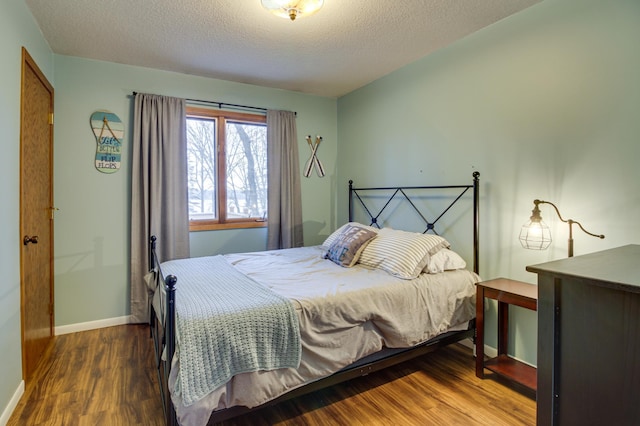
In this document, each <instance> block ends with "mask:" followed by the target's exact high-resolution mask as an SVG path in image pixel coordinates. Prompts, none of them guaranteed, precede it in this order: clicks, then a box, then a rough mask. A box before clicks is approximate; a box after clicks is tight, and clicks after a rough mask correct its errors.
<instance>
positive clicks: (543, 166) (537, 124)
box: [338, 0, 640, 364]
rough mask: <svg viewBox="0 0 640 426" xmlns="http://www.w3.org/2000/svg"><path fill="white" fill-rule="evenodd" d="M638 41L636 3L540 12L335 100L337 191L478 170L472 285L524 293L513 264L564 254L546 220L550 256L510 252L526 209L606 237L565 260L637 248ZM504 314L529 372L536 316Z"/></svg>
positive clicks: (554, 3)
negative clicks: (551, 205) (505, 280)
mask: <svg viewBox="0 0 640 426" xmlns="http://www.w3.org/2000/svg"><path fill="white" fill-rule="evenodd" d="M639 41H640V2H638V1H637V0H612V1H606V2H604V1H601V0H545V1H543V2H542V3H539V4H537V5H535V6H533V7H531V8H529V9H526V10H524V11H523V12H521V13H519V14H516V15H514V16H512V17H510V18H507V19H504V20H502V21H500V22H498V23H496V24H494V25H492V26H490V27H488V28H486V29H484V30H482V31H479V32H477V33H475V34H473V35H471V36H469V37H467V38H465V39H464V40H462V41H460V42H458V43H456V44H454V45H452V46H450V47H448V48H445V49H442V50H441V51H439V52H436V53H435V54H433V55H430V56H428V57H426V58H423V59H421V60H419V61H417V62H415V63H413V64H411V65H409V66H406V67H404V68H402V69H400V70H398V71H396V72H394V73H392V74H390V75H388V76H386V77H384V78H381V79H379V80H377V81H375V82H374V83H372V84H369V85H368V86H365V87H363V88H361V89H359V90H357V91H355V92H352V93H350V94H348V95H346V96H344V97H342V98H340V99H339V101H338V129H339V132H338V139H339V140H340V144H339V149H338V159H339V160H338V179H339V180H340V181H344V180H346V179H348V178H354V179H355V180H356V181H357V182H358V183H361V184H365V183H366V184H385V183H392V182H398V183H407V184H420V183H425V184H426V183H432V184H435V183H450V182H466V181H467V180H468V179H470V176H471V173H472V171H473V170H479V171H480V172H481V174H482V176H481V191H482V193H481V194H482V195H481V253H480V271H481V275H482V277H483V278H484V279H489V278H494V277H498V276H505V277H511V278H514V279H520V280H523V281H527V282H531V283H535V282H536V276H535V275H533V274H531V273H528V272H526V271H525V266H526V265H529V264H536V263H540V262H544V261H547V260H551V259H557V258H561V257H564V256H566V252H567V243H566V240H567V238H568V229H566V228H565V227H566V226H567V225H564V224H559V221H558V220H557V218H556V217H554V216H555V213H554V212H553V210H549V209H546V208H544V209H543V213H542V214H543V218H544V219H545V221H546V222H547V223H548V224H549V225H550V226H551V227H552V231H553V235H554V237H555V241H554V242H553V245H552V247H551V248H550V250H548V251H542V252H538V251H529V250H524V249H522V248H521V246H520V244H519V242H518V239H517V237H518V233H519V230H520V227H521V226H522V224H523V223H524V222H525V221H526V220H527V219H528V217H529V215H530V212H531V209H532V208H533V203H532V201H533V199H535V198H540V199H545V200H549V201H553V202H555V203H557V205H558V206H559V208H560V209H561V212H562V213H563V215H565V216H567V217H570V218H573V219H576V220H579V221H580V222H581V223H583V224H584V226H585V227H586V228H587V229H588V230H591V231H592V232H596V233H604V234H605V235H606V239H605V240H599V239H596V238H593V237H589V236H587V235H585V234H582V232H581V231H579V230H577V229H576V230H575V232H574V238H575V254H576V255H579V254H584V253H588V252H593V251H598V250H603V249H606V248H610V247H616V246H620V245H623V244H629V243H638V242H640V226H639V225H638V220H637V218H638V217H640V169H639V168H638V165H637V162H638V158H640V141H639V138H640V120H639V119H638V111H640V78H639V76H640V48H638V46H639V44H638V42H639ZM342 200H343V197H342V196H341V195H340V196H339V197H338V206H339V209H338V212H339V215H338V217H339V219H344V218H345V217H346V206H345V205H344V202H343V201H342ZM490 314H491V312H490ZM514 315H515V317H516V318H515V326H514V327H513V329H512V332H511V337H512V338H511V345H510V346H511V348H510V350H511V353H512V354H515V355H516V356H517V357H519V358H521V359H523V360H525V361H527V362H530V363H533V364H535V362H536V337H535V336H536V331H537V327H536V316H535V314H533V313H531V312H527V311H522V310H520V309H516V312H515V313H514ZM487 327H488V328H487V333H488V335H489V336H488V337H489V341H488V342H487V343H488V344H490V345H492V346H494V347H495V333H494V332H493V330H494V329H495V322H494V320H492V321H491V322H490V323H489V325H488V326H487Z"/></svg>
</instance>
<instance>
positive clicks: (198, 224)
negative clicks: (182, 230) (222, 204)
mask: <svg viewBox="0 0 640 426" xmlns="http://www.w3.org/2000/svg"><path fill="white" fill-rule="evenodd" d="M266 227H267V222H266V221H263V220H254V221H252V222H226V223H218V222H214V221H205V220H198V221H190V222H189V232H198V231H217V230H221V229H249V228H266Z"/></svg>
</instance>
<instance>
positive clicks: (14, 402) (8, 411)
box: [0, 380, 24, 426]
mask: <svg viewBox="0 0 640 426" xmlns="http://www.w3.org/2000/svg"><path fill="white" fill-rule="evenodd" d="M23 394H24V380H20V384H19V385H18V389H16V391H15V392H14V393H13V397H11V399H10V400H9V404H7V406H6V407H5V409H4V411H3V412H2V416H0V425H1V426H5V425H6V424H7V423H9V418H10V417H11V415H12V414H13V410H15V409H16V407H17V406H18V402H20V398H22V395H23Z"/></svg>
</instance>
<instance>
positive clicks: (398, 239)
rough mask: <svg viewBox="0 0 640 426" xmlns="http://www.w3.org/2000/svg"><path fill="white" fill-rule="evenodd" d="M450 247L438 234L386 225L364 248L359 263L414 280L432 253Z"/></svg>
mask: <svg viewBox="0 0 640 426" xmlns="http://www.w3.org/2000/svg"><path fill="white" fill-rule="evenodd" d="M449 246H450V244H449V242H448V241H447V240H445V239H444V238H442V237H440V236H438V235H433V234H419V233H416V232H406V231H400V230H396V229H390V228H382V229H381V230H380V231H378V236H377V237H376V238H374V239H373V240H371V242H370V243H369V244H368V245H367V246H366V247H365V249H364V250H363V251H362V254H361V255H360V260H359V261H358V262H359V263H361V264H363V265H365V266H369V267H371V268H380V269H382V270H384V271H387V272H388V273H390V274H391V275H393V276H396V277H398V278H403V279H413V278H416V277H417V276H418V275H420V273H421V272H422V269H423V268H424V267H425V266H426V265H427V264H428V263H429V260H430V257H431V255H433V254H435V253H437V252H438V251H440V250H441V249H443V248H448V247H449Z"/></svg>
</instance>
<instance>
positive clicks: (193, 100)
mask: <svg viewBox="0 0 640 426" xmlns="http://www.w3.org/2000/svg"><path fill="white" fill-rule="evenodd" d="M136 94H138V92H133V96H135V95H136ZM185 101H187V102H193V103H198V104H207V105H217V106H218V108H219V109H222V107H223V106H227V107H232V108H242V109H252V110H256V111H263V112H267V108H261V107H255V106H250V105H239V104H230V103H227V102H217V101H203V100H201V99H189V98H187V99H185ZM294 114H295V115H298V113H297V112H294Z"/></svg>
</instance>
